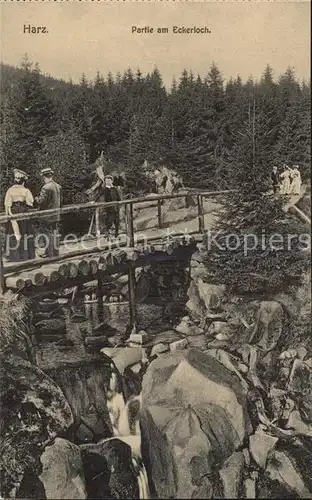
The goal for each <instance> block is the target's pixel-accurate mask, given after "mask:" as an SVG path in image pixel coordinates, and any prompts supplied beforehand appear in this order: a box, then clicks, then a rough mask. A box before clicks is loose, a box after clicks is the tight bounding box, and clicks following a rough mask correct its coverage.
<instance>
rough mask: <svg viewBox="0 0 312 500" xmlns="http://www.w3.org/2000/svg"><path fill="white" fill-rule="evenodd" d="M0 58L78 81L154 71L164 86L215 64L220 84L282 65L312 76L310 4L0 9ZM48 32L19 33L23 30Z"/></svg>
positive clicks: (153, 3)
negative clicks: (146, 30) (160, 30)
mask: <svg viewBox="0 0 312 500" xmlns="http://www.w3.org/2000/svg"><path fill="white" fill-rule="evenodd" d="M0 12H1V42H2V43H1V60H2V62H4V63H7V64H11V65H14V66H19V64H20V61H21V58H22V56H23V54H24V53H27V54H28V57H29V59H30V60H32V61H34V62H38V63H39V65H40V67H41V70H42V72H43V73H45V74H50V75H52V76H54V77H57V78H63V79H64V80H69V78H72V79H73V81H74V82H75V81H78V80H79V78H80V76H81V74H82V73H83V72H84V73H85V74H86V76H87V78H88V79H90V78H92V79H93V78H94V77H95V75H96V72H97V70H99V71H100V73H101V74H103V75H104V76H105V75H106V74H107V73H108V72H109V71H111V72H112V73H113V74H116V72H117V71H120V72H121V73H123V71H124V70H126V69H127V68H128V67H131V68H132V69H133V70H136V69H137V68H138V67H139V68H140V69H141V71H142V73H144V74H145V73H146V72H149V71H152V70H153V68H154V66H157V67H158V68H159V70H160V71H161V73H162V76H163V78H164V82H165V83H166V84H167V85H168V84H169V85H170V83H171V81H172V78H173V77H176V78H179V76H180V74H181V71H182V70H183V69H184V68H186V69H192V71H193V72H194V73H195V74H196V73H199V74H200V75H201V76H205V75H206V74H207V72H208V70H209V67H210V65H211V63H212V62H213V61H214V62H215V63H216V64H217V65H218V67H219V68H220V70H221V72H222V74H223V76H224V78H225V79H228V78H229V77H231V76H233V77H235V76H236V75H237V74H240V75H241V76H242V78H243V79H244V80H246V79H247V78H248V77H249V75H253V76H254V77H255V78H256V79H258V78H259V77H260V76H261V73H262V72H263V70H264V68H265V66H266V64H270V65H271V66H272V67H273V69H274V71H275V76H276V77H278V76H279V74H281V73H282V72H284V71H285V70H286V68H287V67H288V66H291V67H294V69H295V71H296V73H297V76H298V77H299V78H300V79H309V77H310V2H309V1H297V2H287V1H284V2H278V1H277V2H274V3H273V2H266V1H264V2H263V1H262V2H261V3H260V2H257V1H255V0H251V1H249V2H248V3H247V2H244V3H243V2H235V3H233V2H228V1H223V2H221V1H219V2H218V3H216V2H205V3H202V2H201V3H199V2H196V3H195V2H192V0H191V1H189V2H188V3H186V2H183V3H181V2H179V3H177V2H174V3H173V2H160V1H153V0H152V1H149V2H148V3H147V2H145V3H141V2H139V1H136V2H134V1H133V2H128V1H126V2H117V1H111V2H101V1H99V2H91V1H89V2H88V3H86V2H82V3H78V2H75V3H71V2H68V3H67V2H66V3H65V2H64V3H57V2H49V3H41V2H36V3H34V2H32V3H29V2H25V3H21V2H6V3H1V4H0ZM24 24H25V25H29V24H30V25H35V26H46V27H47V29H48V33H47V34H37V35H35V34H23V26H24ZM174 25H176V26H186V27H192V26H194V25H195V26H198V27H202V26H207V27H208V28H210V30H211V34H173V33H172V26H174ZM132 26H138V27H144V26H150V27H153V28H154V30H155V29H157V27H167V28H169V33H168V34H157V33H153V34H137V33H135V34H133V33H131V31H132Z"/></svg>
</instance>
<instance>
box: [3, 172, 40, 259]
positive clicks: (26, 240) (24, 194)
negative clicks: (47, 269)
mask: <svg viewBox="0 0 312 500" xmlns="http://www.w3.org/2000/svg"><path fill="white" fill-rule="evenodd" d="M13 173H14V184H13V186H11V187H10V188H9V189H8V190H7V192H6V194H5V198H4V208H5V213H6V215H14V214H19V213H24V212H27V211H29V210H32V207H33V203H34V198H33V195H32V193H31V191H30V190H29V189H28V188H26V187H25V182H26V181H27V179H28V175H27V174H26V173H25V172H23V171H22V170H19V169H17V168H16V169H14V170H13ZM6 253H7V257H8V259H9V260H11V261H22V260H30V259H34V258H35V245H34V233H33V228H32V223H31V221H29V220H27V219H24V220H20V221H15V220H14V221H13V220H12V221H9V222H8V228H7V241H6Z"/></svg>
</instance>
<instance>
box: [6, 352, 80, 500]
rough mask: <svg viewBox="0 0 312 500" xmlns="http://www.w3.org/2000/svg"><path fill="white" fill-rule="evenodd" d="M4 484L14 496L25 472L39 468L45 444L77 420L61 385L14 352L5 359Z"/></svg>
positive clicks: (7, 491)
mask: <svg viewBox="0 0 312 500" xmlns="http://www.w3.org/2000/svg"><path fill="white" fill-rule="evenodd" d="M0 368H1V405H0V406H1V462H0V468H1V488H2V494H3V495H4V496H5V497H6V496H9V495H13V496H14V491H16V488H17V487H18V486H19V484H20V482H21V479H22V477H23V474H24V473H25V472H26V471H27V472H34V471H38V469H39V468H40V464H39V458H40V455H41V452H42V450H43V448H44V447H45V445H46V444H47V443H49V442H50V441H51V440H52V439H54V438H55V437H56V436H57V435H58V434H60V433H62V432H65V431H67V429H68V428H69V427H70V425H71V424H72V423H73V415H72V411H71V409H70V406H69V404H68V402H67V400H66V398H65V396H64V394H63V392H62V391H61V389H60V388H59V387H58V386H57V385H56V384H55V382H53V380H52V379H51V378H50V377H49V376H47V375H46V374H45V373H44V372H43V371H42V370H40V369H39V368H37V367H36V366H34V365H32V364H31V363H29V362H28V361H25V360H24V359H22V358H20V357H17V356H11V357H10V358H9V359H7V360H6V359H3V360H2V362H1V367H0Z"/></svg>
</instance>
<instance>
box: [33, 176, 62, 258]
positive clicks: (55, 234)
mask: <svg viewBox="0 0 312 500" xmlns="http://www.w3.org/2000/svg"><path fill="white" fill-rule="evenodd" d="M40 175H41V177H42V179H43V182H44V184H43V186H42V188H41V191H40V193H39V195H38V196H37V197H36V198H35V202H36V203H37V205H38V206H39V209H40V210H50V209H56V208H58V209H59V208H60V207H61V198H62V188H61V186H60V185H59V184H58V183H57V182H55V181H54V179H53V170H52V169H51V168H50V167H47V168H43V169H42V170H41V171H40ZM41 220H42V223H43V224H42V227H43V232H44V233H45V255H44V257H57V256H58V255H59V222H60V214H59V213H57V214H56V215H50V216H48V217H44V218H42V219H41Z"/></svg>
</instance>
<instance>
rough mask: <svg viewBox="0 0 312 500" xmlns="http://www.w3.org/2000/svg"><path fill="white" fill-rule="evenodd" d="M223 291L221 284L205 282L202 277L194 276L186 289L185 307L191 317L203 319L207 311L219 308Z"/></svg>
mask: <svg viewBox="0 0 312 500" xmlns="http://www.w3.org/2000/svg"><path fill="white" fill-rule="evenodd" d="M224 293H225V287H224V286H223V285H214V284H210V283H206V282H204V281H203V279H202V277H198V276H196V277H194V278H193V279H192V280H191V282H190V286H189V289H188V291H187V295H188V298H189V300H188V302H187V304H186V307H187V309H188V310H189V312H190V314H191V315H192V316H193V317H195V318H198V319H200V320H202V321H203V320H204V319H205V317H206V315H207V313H209V312H210V311H213V310H216V309H219V308H220V306H221V304H222V301H223V297H224Z"/></svg>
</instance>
